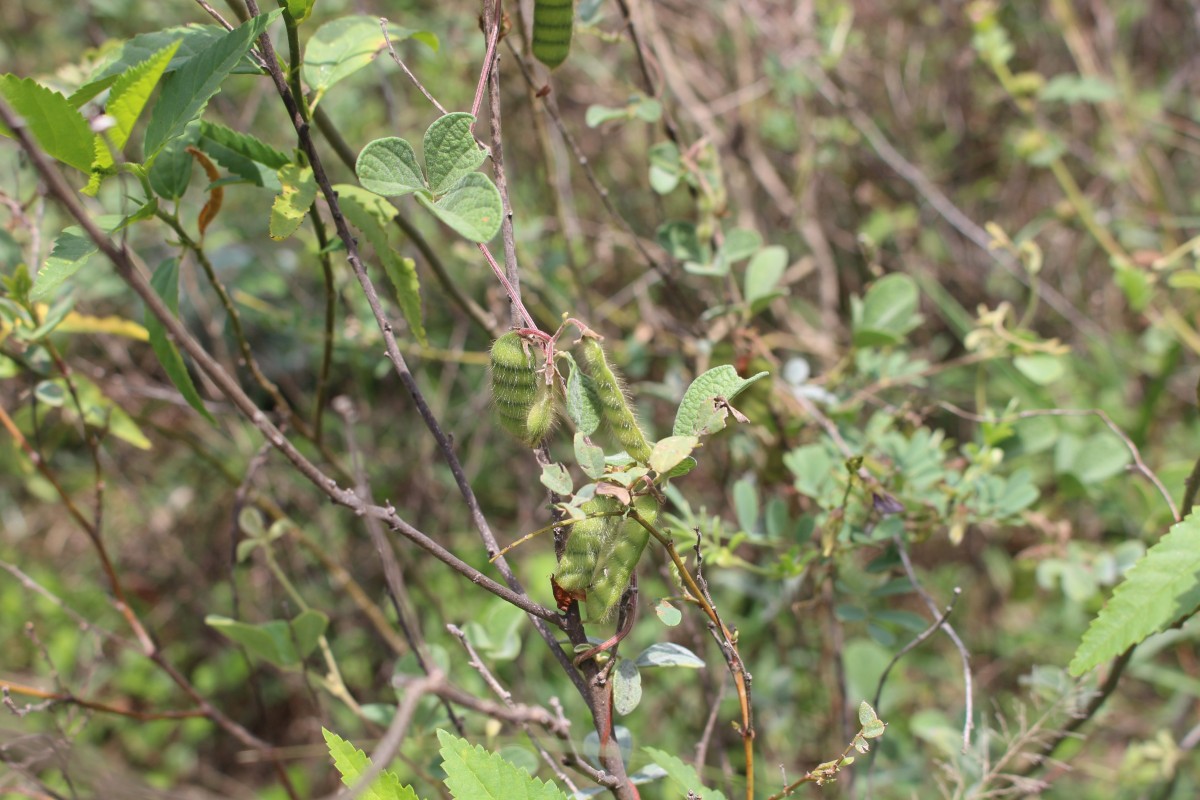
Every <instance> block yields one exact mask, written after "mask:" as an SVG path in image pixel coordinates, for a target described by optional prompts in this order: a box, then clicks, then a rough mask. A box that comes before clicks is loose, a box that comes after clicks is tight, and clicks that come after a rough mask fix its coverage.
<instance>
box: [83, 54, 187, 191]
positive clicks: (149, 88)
mask: <svg viewBox="0 0 1200 800" xmlns="http://www.w3.org/2000/svg"><path fill="white" fill-rule="evenodd" d="M178 49H179V42H178V41H175V42H172V43H171V44H169V45H167V46H166V47H164V48H163V49H162V50H159V51H158V52H157V53H155V54H154V55H152V56H150V57H149V58H148V59H146V60H145V61H143V62H142V63H140V64H138V65H137V66H134V67H131V68H129V69H128V70H126V71H125V72H123V73H122V74H121V76H120V77H118V78H117V80H116V82H115V83H114V84H113V86H112V91H110V92H109V93H108V102H107V103H105V105H104V113H106V114H108V115H109V116H110V117H112V118H113V120H115V122H116V124H115V125H113V127H111V128H109V129H108V130H107V131H106V132H105V135H104V136H103V137H100V141H99V142H98V143H97V148H96V161H95V163H94V164H93V167H101V168H103V167H111V166H112V165H113V158H112V153H111V152H109V149H108V146H107V145H108V144H111V145H112V147H113V149H114V150H116V151H117V152H120V151H121V148H123V147H124V146H125V143H126V142H128V141H129V134H130V133H132V132H133V124H134V123H135V122H137V119H138V117H140V116H141V114H142V110H143V109H144V108H145V107H146V103H147V102H148V101H149V100H150V94H151V93H152V92H153V91H154V87H155V86H157V85H158V81H159V78H161V77H162V76H163V73H164V72H165V71H166V68H167V64H169V63H170V61H171V59H172V58H174V57H175V51H176V50H178ZM105 139H107V144H106V143H105V141H104V140H105Z"/></svg>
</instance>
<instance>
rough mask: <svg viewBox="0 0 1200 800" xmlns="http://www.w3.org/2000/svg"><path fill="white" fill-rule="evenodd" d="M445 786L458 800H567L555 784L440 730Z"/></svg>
mask: <svg viewBox="0 0 1200 800" xmlns="http://www.w3.org/2000/svg"><path fill="white" fill-rule="evenodd" d="M437 733H438V740H439V741H440V742H441V743H442V770H443V771H444V772H445V773H446V779H445V783H446V787H447V788H449V789H450V793H451V794H452V795H453V796H454V797H455V798H456V800H567V796H566V795H565V794H563V793H562V791H560V790H559V789H558V787H556V786H555V785H554V784H552V783H546V782H543V781H540V780H538V779H537V778H534V777H532V776H531V775H530V774H529V773H528V772H526V771H525V770H523V769H521V768H520V767H518V766H516V765H515V764H512V763H510V762H508V761H505V760H504V759H503V758H502V757H501V756H499V755H497V754H496V753H489V752H488V751H486V750H484V749H483V748H482V747H479V746H478V745H476V746H474V747H472V746H471V744H470V743H469V742H468V741H467V740H466V739H460V738H458V737H457V736H455V735H454V734H451V733H447V732H446V731H442V730H439V731H438V732H437Z"/></svg>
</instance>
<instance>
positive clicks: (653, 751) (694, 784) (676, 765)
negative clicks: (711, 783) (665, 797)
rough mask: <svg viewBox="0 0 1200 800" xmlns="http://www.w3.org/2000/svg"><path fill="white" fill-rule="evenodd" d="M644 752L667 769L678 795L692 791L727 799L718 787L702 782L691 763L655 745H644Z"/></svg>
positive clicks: (710, 798)
mask: <svg viewBox="0 0 1200 800" xmlns="http://www.w3.org/2000/svg"><path fill="white" fill-rule="evenodd" d="M642 752H643V753H645V754H646V755H648V756H650V758H652V759H654V763H656V764H658V765H659V766H660V767H662V768H663V769H665V770H666V771H667V778H668V779H669V780H670V781H671V782H672V783H674V784H675V789H676V790H677V792H678V796H683V795H686V794H687V793H688V792H691V793H693V794H695V795H696V796H697V797H703V798H704V800H725V795H724V794H722V793H721V792H720V791H718V790H716V789H710V788H708V787H707V786H705V785H704V784H703V783H702V782H701V780H700V776H699V774H697V773H696V769H695V768H694V767H693V766H692V765H691V764H687V763H685V762H684V761H683V760H682V759H680V758H678V757H677V756H673V755H671V754H670V753H668V752H666V751H665V750H659V749H657V748H655V747H643V748H642Z"/></svg>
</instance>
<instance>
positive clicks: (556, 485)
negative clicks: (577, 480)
mask: <svg viewBox="0 0 1200 800" xmlns="http://www.w3.org/2000/svg"><path fill="white" fill-rule="evenodd" d="M540 480H541V482H542V485H543V486H545V487H546V488H547V489H549V490H550V491H552V492H557V493H558V494H562V495H568V494H571V492H572V491H573V490H574V488H575V484H574V483H572V482H571V473H569V472H567V468H566V467H564V466H563V465H562V464H547V465H545V466H544V467H542V476H541V478H540Z"/></svg>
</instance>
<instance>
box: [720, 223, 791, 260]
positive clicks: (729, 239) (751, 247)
mask: <svg viewBox="0 0 1200 800" xmlns="http://www.w3.org/2000/svg"><path fill="white" fill-rule="evenodd" d="M760 247H762V237H761V236H759V235H758V232H757V231H752V230H747V229H745V228H734V229H733V230H731V231H727V232H726V233H725V241H724V242H722V243H721V256H722V257H723V258H724V259H725V263H726V264H736V263H737V262H739V261H741V260H742V259H744V258H749V257H750V256H752V255H754V254H755V253H757V252H758V248H760ZM784 255H785V257H786V251H785V253H784Z"/></svg>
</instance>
